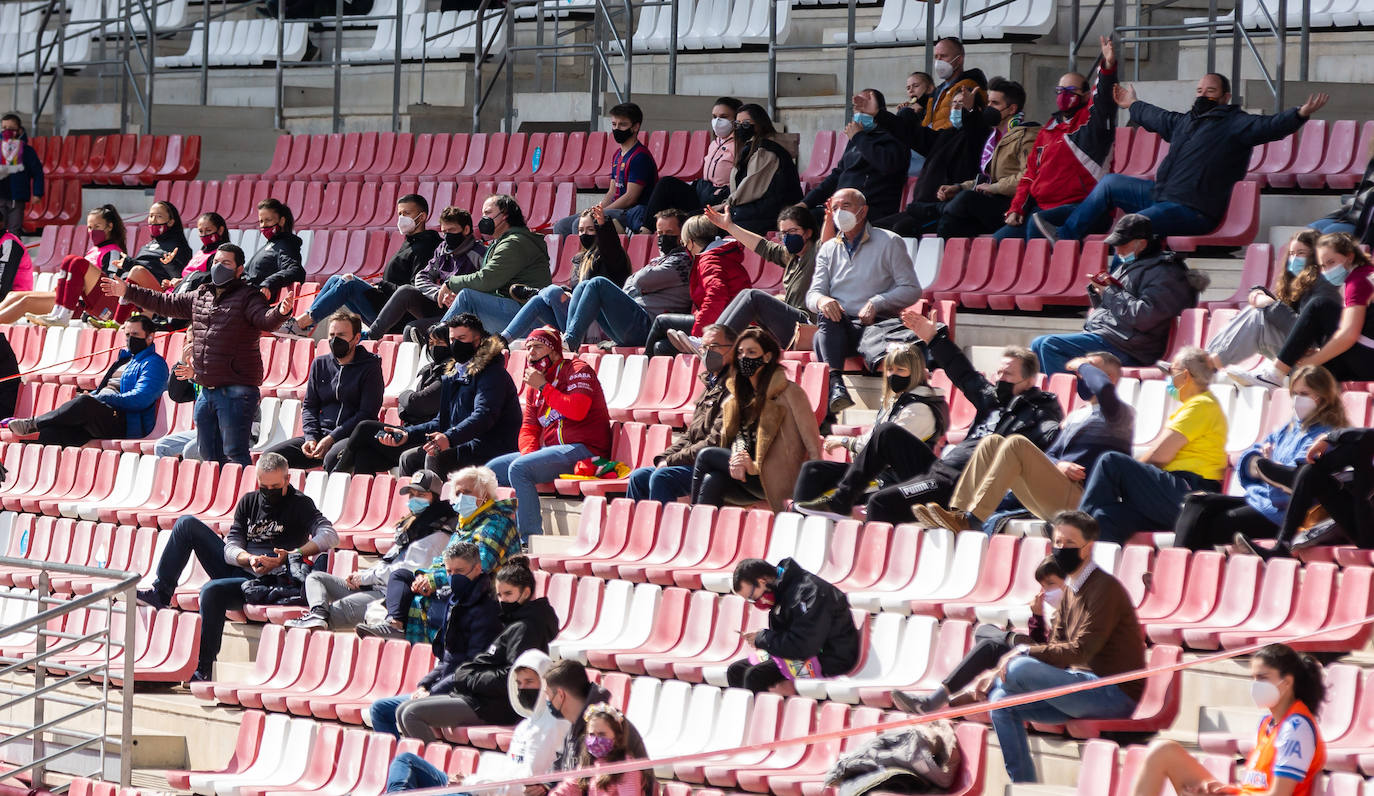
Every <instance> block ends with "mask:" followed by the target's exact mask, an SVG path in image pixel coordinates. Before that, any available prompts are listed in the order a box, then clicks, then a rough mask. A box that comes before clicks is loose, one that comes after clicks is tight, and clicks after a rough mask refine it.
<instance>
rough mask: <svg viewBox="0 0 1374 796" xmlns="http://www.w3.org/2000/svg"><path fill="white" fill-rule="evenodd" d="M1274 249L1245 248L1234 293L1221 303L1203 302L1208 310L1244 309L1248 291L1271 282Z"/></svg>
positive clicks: (1265, 245) (1266, 246)
mask: <svg viewBox="0 0 1374 796" xmlns="http://www.w3.org/2000/svg"><path fill="white" fill-rule="evenodd" d="M1274 258H1275V253H1274V248H1273V247H1272V246H1270V245H1269V244H1268V243H1251V244H1250V245H1249V246H1246V247H1245V264H1244V265H1242V266H1241V274H1240V283H1239V284H1238V285H1237V287H1236V290H1235V292H1234V293H1232V294H1231V295H1230V297H1228V298H1226V299H1225V300H1223V301H1208V302H1204V303H1203V306H1205V307H1206V308H1208V309H1210V310H1213V311H1215V310H1217V309H1221V308H1227V307H1244V306H1245V303H1246V300H1247V298H1248V297H1249V295H1250V290H1251V289H1252V288H1253V287H1254V286H1255V285H1269V284H1271V282H1272V279H1271V275H1272V274H1273V271H1274V268H1275V267H1276V265H1275V260H1274Z"/></svg>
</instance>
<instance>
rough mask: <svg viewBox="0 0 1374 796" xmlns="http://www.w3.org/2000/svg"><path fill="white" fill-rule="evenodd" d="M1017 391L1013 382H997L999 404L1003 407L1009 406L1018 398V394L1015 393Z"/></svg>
mask: <svg viewBox="0 0 1374 796" xmlns="http://www.w3.org/2000/svg"><path fill="white" fill-rule="evenodd" d="M1015 389H1016V385H1015V384H1014V383H1012V382H1009V381H999V382H997V403H999V404H1001V405H1003V406H1006V405H1007V404H1009V403H1011V399H1012V398H1015V397H1016V393H1015V392H1013V391H1014V390H1015Z"/></svg>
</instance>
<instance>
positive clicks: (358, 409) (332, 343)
mask: <svg viewBox="0 0 1374 796" xmlns="http://www.w3.org/2000/svg"><path fill="white" fill-rule="evenodd" d="M362 334H363V320H362V318H359V317H358V316H357V315H354V314H353V313H351V312H349V311H348V310H339V311H338V312H335V313H334V314H333V315H331V316H330V318H329V353H328V354H321V355H319V356H317V357H315V361H314V362H311V363H310V375H309V377H308V380H307V382H306V385H305V401H304V402H303V403H302V405H301V424H302V427H303V430H304V431H305V435H304V436H301V437H292V438H291V439H288V440H285V441H283V442H279V443H277V444H276V445H274V446H272V448H271V449H270V451H271V452H272V453H280V454H281V455H282V456H285V457H286V460H287V461H288V462H290V463H291V466H292V467H297V468H300V469H302V470H308V469H310V468H312V467H319V466H320V465H321V464H323V465H324V468H325V469H326V470H329V471H331V472H332V471H333V470H334V469H335V468H336V466H337V465H338V457H339V453H340V452H341V451H342V448H340V449H339V450H334V444H335V443H337V442H342V441H343V440H346V439H348V437H349V435H351V434H352V433H353V428H354V427H355V426H357V425H358V424H359V423H361V422H362V421H364V420H376V419H377V413H378V412H380V411H381V410H382V391H383V389H384V388H385V386H386V385H385V383H384V380H383V378H382V360H381V357H379V356H377V355H376V354H374V353H372V352H371V351H368V350H367V349H366V348H362V347H361V346H359V345H358V343H359V342H360V341H361V340H362Z"/></svg>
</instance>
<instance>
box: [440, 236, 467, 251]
mask: <svg viewBox="0 0 1374 796" xmlns="http://www.w3.org/2000/svg"><path fill="white" fill-rule="evenodd" d="M467 239H468V236H467V235H464V234H463V233H461V232H445V233H444V245H445V246H447V247H448V248H449V251H452V250H454V249H456V248H458V247H459V246H462V245H463V241H465V240H467Z"/></svg>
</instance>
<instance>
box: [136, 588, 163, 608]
mask: <svg viewBox="0 0 1374 796" xmlns="http://www.w3.org/2000/svg"><path fill="white" fill-rule="evenodd" d="M137 595H138V601H139V602H141V603H143V604H144V605H151V606H152V607H154V608H158V609H162V608H168V607H170V603H168V602H167V598H165V597H163V596H162V594H161V593H159V592H158V590H157V589H139V590H138V592H137Z"/></svg>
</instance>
